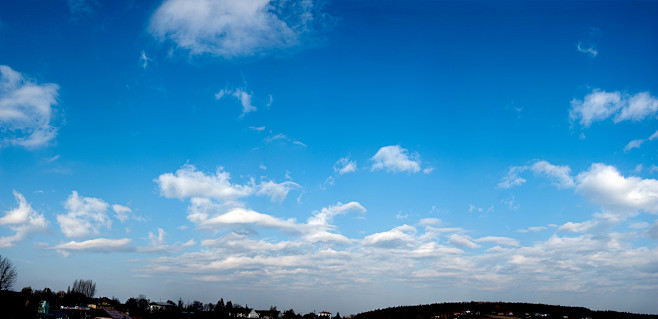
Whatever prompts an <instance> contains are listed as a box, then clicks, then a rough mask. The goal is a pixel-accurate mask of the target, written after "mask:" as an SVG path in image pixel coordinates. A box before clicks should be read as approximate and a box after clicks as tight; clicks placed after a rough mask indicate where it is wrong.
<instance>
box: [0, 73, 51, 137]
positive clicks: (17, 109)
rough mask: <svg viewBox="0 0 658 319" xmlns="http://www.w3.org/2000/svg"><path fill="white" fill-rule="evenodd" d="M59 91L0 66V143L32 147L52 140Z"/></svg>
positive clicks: (49, 84) (49, 85)
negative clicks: (0, 135) (0, 133)
mask: <svg viewBox="0 0 658 319" xmlns="http://www.w3.org/2000/svg"><path fill="white" fill-rule="evenodd" d="M58 90H59V86H58V85H57V84H54V83H45V84H38V83H37V82H35V81H32V80H30V79H28V78H26V77H25V76H24V75H23V74H21V73H19V72H16V71H14V70H13V69H12V68H10V67H8V66H6V65H0V132H2V137H1V138H0V146H2V145H18V146H22V147H25V148H27V149H35V148H38V147H42V146H45V145H47V144H48V143H49V142H50V141H51V140H52V139H54V138H55V136H56V135H57V128H55V127H54V126H53V125H52V123H51V122H52V119H53V113H54V111H53V107H54V106H55V105H56V104H57V97H58V95H59V93H58Z"/></svg>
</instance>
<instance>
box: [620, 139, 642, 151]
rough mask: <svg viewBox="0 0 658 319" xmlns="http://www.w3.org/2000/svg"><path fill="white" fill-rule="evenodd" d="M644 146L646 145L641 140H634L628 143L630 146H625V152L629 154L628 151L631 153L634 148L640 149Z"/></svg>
mask: <svg viewBox="0 0 658 319" xmlns="http://www.w3.org/2000/svg"><path fill="white" fill-rule="evenodd" d="M642 144H644V140H641V139H638V140H632V141H630V142H628V144H626V146H624V152H628V151H630V150H632V149H634V148H640V146H642Z"/></svg>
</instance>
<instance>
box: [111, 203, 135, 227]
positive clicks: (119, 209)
mask: <svg viewBox="0 0 658 319" xmlns="http://www.w3.org/2000/svg"><path fill="white" fill-rule="evenodd" d="M112 209H113V210H114V212H115V213H116V218H117V219H118V220H120V221H121V222H122V223H125V222H126V221H127V220H128V219H129V218H130V213H132V209H130V207H126V206H122V205H119V204H114V205H112Z"/></svg>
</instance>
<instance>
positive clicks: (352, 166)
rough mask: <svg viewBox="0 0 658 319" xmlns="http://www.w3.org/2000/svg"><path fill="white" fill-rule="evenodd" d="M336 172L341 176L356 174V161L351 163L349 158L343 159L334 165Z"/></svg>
mask: <svg viewBox="0 0 658 319" xmlns="http://www.w3.org/2000/svg"><path fill="white" fill-rule="evenodd" d="M334 172H338V174H340V175H343V174H347V173H352V172H356V161H351V160H350V157H349V156H348V157H341V158H340V159H339V160H338V161H337V162H336V164H334Z"/></svg>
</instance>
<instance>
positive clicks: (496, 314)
mask: <svg viewBox="0 0 658 319" xmlns="http://www.w3.org/2000/svg"><path fill="white" fill-rule="evenodd" d="M429 318H432V319H434V318H436V319H439V318H440V319H452V318H459V319H480V318H493V319H505V318H510V319H513V318H523V319H534V318H537V319H566V318H568V319H583V318H587V319H649V318H651V319H658V315H643V314H633V313H628V312H616V311H598V310H597V311H595V310H590V309H587V308H583V307H565V306H553V305H543V304H531V303H512V302H475V301H472V302H455V303H436V304H431V305H418V306H400V307H392V308H386V309H378V310H372V311H368V312H363V313H360V314H358V315H356V316H355V317H354V319H429Z"/></svg>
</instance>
